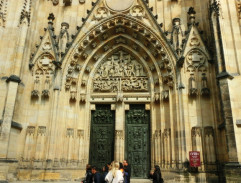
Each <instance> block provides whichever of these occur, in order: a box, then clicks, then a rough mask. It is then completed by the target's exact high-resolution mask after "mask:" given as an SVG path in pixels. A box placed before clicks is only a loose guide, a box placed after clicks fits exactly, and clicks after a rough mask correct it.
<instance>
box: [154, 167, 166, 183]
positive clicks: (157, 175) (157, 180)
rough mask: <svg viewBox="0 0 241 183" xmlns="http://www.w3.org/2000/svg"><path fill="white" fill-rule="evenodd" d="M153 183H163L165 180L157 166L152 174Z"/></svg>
mask: <svg viewBox="0 0 241 183" xmlns="http://www.w3.org/2000/svg"><path fill="white" fill-rule="evenodd" d="M152 178H153V183H163V182H164V181H163V178H162V174H161V170H160V167H159V166H158V165H155V167H154V173H153V174H152Z"/></svg>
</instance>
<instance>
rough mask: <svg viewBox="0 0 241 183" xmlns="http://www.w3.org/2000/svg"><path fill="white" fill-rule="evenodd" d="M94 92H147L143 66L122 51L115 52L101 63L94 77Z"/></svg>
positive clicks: (146, 78) (146, 79) (146, 80)
mask: <svg viewBox="0 0 241 183" xmlns="http://www.w3.org/2000/svg"><path fill="white" fill-rule="evenodd" d="M93 91H94V92H117V91H126V92H127V91H128V92H136V91H138V92H147V91H148V77H147V75H146V72H145V71H144V68H143V66H142V65H141V64H140V63H139V62H138V61H137V59H136V58H134V57H132V56H131V55H130V54H129V53H127V52H124V51H118V52H115V53H114V54H113V55H111V56H110V57H108V58H107V59H106V60H104V62H102V63H101V65H100V66H99V68H98V69H97V72H96V74H95V76H94V82H93Z"/></svg>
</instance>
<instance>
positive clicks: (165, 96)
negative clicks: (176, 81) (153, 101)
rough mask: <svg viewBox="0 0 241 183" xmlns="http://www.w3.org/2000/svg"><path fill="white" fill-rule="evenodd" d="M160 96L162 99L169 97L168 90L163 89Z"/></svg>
mask: <svg viewBox="0 0 241 183" xmlns="http://www.w3.org/2000/svg"><path fill="white" fill-rule="evenodd" d="M161 97H162V100H163V101H166V100H168V99H169V90H163V91H162V95H161Z"/></svg>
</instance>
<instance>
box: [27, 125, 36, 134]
mask: <svg viewBox="0 0 241 183" xmlns="http://www.w3.org/2000/svg"><path fill="white" fill-rule="evenodd" d="M34 133H35V126H28V127H27V135H34Z"/></svg>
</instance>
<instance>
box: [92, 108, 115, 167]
mask: <svg viewBox="0 0 241 183" xmlns="http://www.w3.org/2000/svg"><path fill="white" fill-rule="evenodd" d="M114 127H115V113H114V111H111V107H110V105H96V110H95V111H92V112H91V137H90V164H91V165H95V166H97V167H98V168H102V167H103V166H104V165H106V163H108V162H111V161H113V159H114V131H115V130H114V129H115V128H114Z"/></svg>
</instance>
